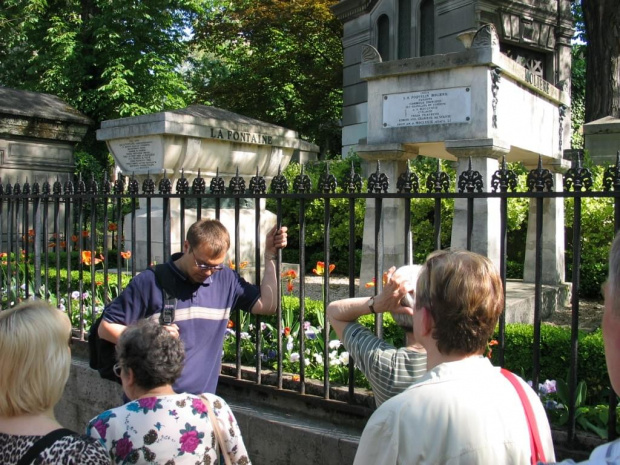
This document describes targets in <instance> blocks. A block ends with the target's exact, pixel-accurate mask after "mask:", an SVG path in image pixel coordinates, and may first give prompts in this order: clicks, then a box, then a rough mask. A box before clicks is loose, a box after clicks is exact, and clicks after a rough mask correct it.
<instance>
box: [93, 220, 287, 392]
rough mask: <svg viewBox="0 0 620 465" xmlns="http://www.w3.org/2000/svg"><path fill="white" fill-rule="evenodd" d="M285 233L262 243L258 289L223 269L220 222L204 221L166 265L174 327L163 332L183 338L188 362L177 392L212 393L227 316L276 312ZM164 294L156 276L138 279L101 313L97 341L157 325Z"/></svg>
mask: <svg viewBox="0 0 620 465" xmlns="http://www.w3.org/2000/svg"><path fill="white" fill-rule="evenodd" d="M286 231H287V228H286V227H282V228H280V229H278V230H276V228H275V227H274V228H272V229H271V231H269V233H267V237H266V241H265V255H264V257H265V269H264V272H263V274H262V281H261V284H260V286H256V285H253V284H250V283H248V282H247V281H245V280H244V279H243V278H241V277H240V276H239V274H238V273H237V272H236V271H234V270H232V269H231V268H229V267H227V266H224V260H225V259H226V254H227V253H228V249H229V248H230V236H229V234H228V231H227V230H226V227H225V226H224V225H223V224H222V223H220V222H219V221H218V220H214V219H203V220H200V221H197V222H196V223H194V224H192V225H191V226H190V228H189V230H188V232H187V238H186V240H185V243H184V246H183V253H176V254H173V255H172V257H171V259H170V261H168V262H167V263H166V264H165V266H166V269H165V271H166V274H167V276H168V277H169V279H168V281H169V282H167V283H166V286H165V287H166V289H167V290H171V293H172V294H173V297H175V298H176V308H175V311H174V323H172V324H170V325H166V329H167V330H168V331H169V332H170V333H171V334H172V335H174V336H178V337H180V338H181V340H182V341H183V343H184V345H185V351H186V358H185V366H184V368H183V373H182V374H181V376H180V377H179V379H178V380H177V381H176V382H175V384H174V385H173V388H174V390H175V392H179V393H181V392H189V393H192V394H201V393H204V392H210V393H214V392H215V388H216V387H217V380H218V377H219V374H220V365H221V357H222V345H223V340H224V333H225V331H226V326H227V324H228V319H229V316H230V313H231V312H232V311H235V310H237V309H239V310H243V311H247V312H251V313H253V314H256V315H271V314H273V313H275V311H276V307H277V288H276V285H277V276H276V265H275V260H276V257H277V255H276V253H277V250H278V249H282V248H284V247H286V239H287V234H286ZM162 299H163V294H162V290H161V288H160V286H159V285H158V283H157V280H156V277H155V273H151V272H143V273H140V274H139V275H137V276H136V277H135V278H134V279H133V280H132V281H131V282H130V283H129V285H128V286H127V287H126V288H125V290H124V291H123V292H122V293H121V294H120V295H119V296H118V298H116V299H115V300H114V301H113V302H112V303H110V304H109V305H108V306H107V307H106V309H105V310H104V316H103V320H102V321H101V325H100V327H99V336H100V337H101V338H102V339H106V340H108V341H110V342H113V343H115V344H116V342H117V341H118V338H119V336H120V335H121V333H122V332H123V331H124V330H125V328H126V327H127V326H128V325H130V324H132V323H135V322H136V321H138V320H139V319H141V318H151V319H155V320H157V321H159V319H160V313H161V311H162V308H163V307H164V305H163V304H164V303H163V301H162Z"/></svg>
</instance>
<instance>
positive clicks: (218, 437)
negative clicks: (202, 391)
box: [200, 396, 232, 465]
mask: <svg viewBox="0 0 620 465" xmlns="http://www.w3.org/2000/svg"><path fill="white" fill-rule="evenodd" d="M200 397H201V398H202V403H203V404H204V405H205V407H206V408H207V413H208V414H209V420H210V421H211V427H212V428H213V433H214V434H215V439H216V442H217V444H216V451H217V463H220V451H221V454H222V456H223V457H224V462H225V463H226V465H232V460H230V456H229V455H228V449H227V447H226V441H224V436H222V432H221V431H220V426H219V423H218V421H217V418H216V417H215V414H214V413H213V409H212V408H211V402H209V399H207V398H206V397H205V396H200ZM218 445H219V450H217V449H218V447H217V446H218Z"/></svg>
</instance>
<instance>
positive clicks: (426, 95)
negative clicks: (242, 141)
mask: <svg viewBox="0 0 620 465" xmlns="http://www.w3.org/2000/svg"><path fill="white" fill-rule="evenodd" d="M333 10H334V12H335V13H336V15H337V16H338V17H339V18H340V19H341V20H342V21H343V22H344V36H343V45H344V61H345V72H344V108H343V126H344V127H343V142H342V144H343V153H346V152H348V151H349V150H350V149H351V150H355V151H357V152H358V153H359V155H360V156H361V157H362V158H364V159H366V160H368V161H369V162H370V163H369V167H368V168H367V171H370V170H372V167H373V166H374V165H375V164H376V161H381V168H382V170H384V171H387V172H389V173H392V174H391V175H389V177H390V186H391V189H392V190H395V189H396V179H397V177H396V176H395V175H394V174H398V173H401V172H403V171H404V169H403V167H404V160H406V159H411V158H415V157H416V156H418V155H425V156H430V157H436V158H441V159H445V160H452V161H455V162H457V163H456V167H457V176H458V175H460V174H461V173H462V172H463V171H465V170H467V169H468V168H469V163H470V159H471V169H473V170H476V171H478V172H479V173H480V174H481V176H482V181H483V183H484V186H485V189H486V190H490V185H491V183H490V180H491V176H492V175H493V173H494V172H495V171H496V170H497V168H498V159H499V158H501V157H502V156H504V155H505V156H506V159H507V160H508V161H522V162H523V163H524V164H525V165H526V167H528V168H530V169H531V168H534V167H535V166H536V163H537V161H538V159H539V157H542V161H543V164H544V167H545V168H548V169H550V171H552V173H553V174H552V175H553V177H554V181H555V185H554V189H556V190H559V189H561V188H562V178H561V173H562V171H563V170H564V169H566V168H568V167H569V166H570V165H569V163H567V162H566V161H564V160H563V158H562V153H563V150H564V149H565V148H568V143H569V141H570V109H569V107H570V98H569V95H568V93H567V92H564V89H565V88H569V87H567V86H568V84H569V80H570V38H571V36H572V16H571V12H570V2H568V1H567V0H560V1H559V2H555V1H554V2H551V1H544V2H538V3H537V5H536V6H534V5H533V4H532V3H531V2H525V1H520V2H519V1H517V2H514V1H504V0H500V1H498V2H493V3H492V4H491V3H489V2H483V1H476V0H470V1H460V0H458V1H457V0H444V1H432V0H411V1H402V2H401V1H398V2H397V1H393V0H377V1H363V0H343V1H341V2H339V3H338V4H336V5H335V6H334V7H333ZM497 31H499V32H497ZM358 71H359V72H358ZM386 200H387V199H386ZM393 203H394V205H392V206H390V208H389V209H388V210H386V211H385V212H384V214H383V220H382V221H383V229H384V246H385V247H384V252H385V256H384V263H385V264H386V266H387V265H391V264H394V265H397V266H398V265H401V264H403V262H405V261H407V260H408V257H404V256H403V250H404V234H403V231H404V225H403V224H402V216H403V215H402V212H401V213H399V208H402V205H398V202H393ZM498 205H499V202H498V200H497V199H476V201H475V202H474V231H473V235H472V238H473V242H472V249H473V250H475V251H477V252H480V253H483V254H485V255H487V256H489V257H490V258H491V259H492V260H494V261H495V262H496V263H499V237H498V234H497V232H496V230H497V224H499V221H498V214H499V208H498ZM367 207H368V209H367V216H366V219H365V228H364V229H365V240H364V249H363V257H362V273H361V274H362V276H361V277H360V282H366V281H367V280H368V278H372V276H365V273H366V274H368V273H369V272H368V271H367V270H371V269H373V267H372V266H370V263H373V260H374V244H370V243H368V242H367V241H366V236H367V234H366V232H367V231H368V230H370V231H372V230H373V229H374V212H373V211H372V205H371V203H370V202H367ZM535 207H536V206H535V202H531V204H530V219H529V226H530V228H532V227H534V226H535V218H536V216H535ZM543 208H544V212H545V214H544V222H545V223H544V228H543V229H544V231H545V233H544V234H545V236H544V238H543V267H544V270H543V276H544V277H543V281H544V282H545V283H546V284H557V283H559V282H561V281H562V278H563V273H564V270H563V268H564V258H563V241H562V240H559V239H560V238H561V237H563V236H562V235H561V233H562V228H563V205H562V202H557V201H555V200H554V199H551V200H545V204H544V206H543ZM465 214H466V201H465V200H457V201H455V213H454V222H453V225H454V226H453V230H452V246H453V247H465V244H466V231H465V227H464V225H465V224H466V220H465ZM528 236H529V237H528V253H527V254H526V263H525V270H526V271H525V275H524V279H525V280H533V278H534V275H533V270H534V263H533V261H534V255H533V246H532V245H531V243H532V240H533V235H532V234H528ZM530 250H531V251H532V253H530Z"/></svg>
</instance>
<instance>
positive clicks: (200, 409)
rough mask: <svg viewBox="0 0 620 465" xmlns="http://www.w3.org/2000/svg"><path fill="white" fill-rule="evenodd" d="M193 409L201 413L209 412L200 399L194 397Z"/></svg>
mask: <svg viewBox="0 0 620 465" xmlns="http://www.w3.org/2000/svg"><path fill="white" fill-rule="evenodd" d="M192 409H194V410H195V411H196V412H198V413H200V414H203V413H207V407H206V406H205V404H204V402H203V401H202V400H200V399H192Z"/></svg>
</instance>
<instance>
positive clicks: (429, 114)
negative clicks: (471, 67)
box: [383, 87, 471, 128]
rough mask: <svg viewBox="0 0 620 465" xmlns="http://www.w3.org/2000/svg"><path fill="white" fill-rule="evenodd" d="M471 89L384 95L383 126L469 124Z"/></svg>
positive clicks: (460, 88) (454, 88)
mask: <svg viewBox="0 0 620 465" xmlns="http://www.w3.org/2000/svg"><path fill="white" fill-rule="evenodd" d="M470 121H471V89H470V88H469V87H453V88H450V89H433V90H423V91H419V92H403V93H399V94H387V95H384V96H383V127H384V128H398V127H403V126H426V125H429V124H455V123H469V122H470Z"/></svg>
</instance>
